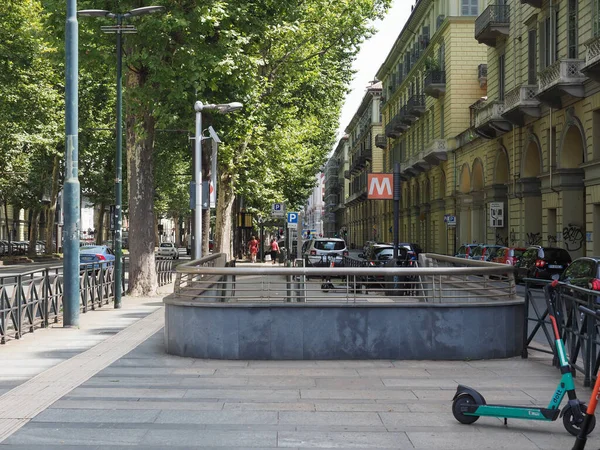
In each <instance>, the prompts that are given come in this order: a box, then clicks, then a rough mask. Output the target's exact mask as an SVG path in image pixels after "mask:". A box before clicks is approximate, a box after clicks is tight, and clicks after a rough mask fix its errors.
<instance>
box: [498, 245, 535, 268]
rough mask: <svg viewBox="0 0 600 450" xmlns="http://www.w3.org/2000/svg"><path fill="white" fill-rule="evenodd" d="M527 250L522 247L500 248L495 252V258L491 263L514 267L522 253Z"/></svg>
mask: <svg viewBox="0 0 600 450" xmlns="http://www.w3.org/2000/svg"><path fill="white" fill-rule="evenodd" d="M526 250H527V249H526V248H522V247H502V248H501V249H499V250H498V251H497V252H496V256H494V257H493V258H492V261H493V262H495V263H499V264H510V265H511V266H514V265H516V264H517V262H518V261H519V259H521V256H523V253H525V251H526Z"/></svg>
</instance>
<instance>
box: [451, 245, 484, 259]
mask: <svg viewBox="0 0 600 450" xmlns="http://www.w3.org/2000/svg"><path fill="white" fill-rule="evenodd" d="M479 246H480V244H463V245H461V246H460V247H459V248H458V250H457V251H456V254H455V255H454V256H456V257H457V258H466V259H469V258H470V257H471V252H472V251H473V250H474V249H475V248H477V247H479Z"/></svg>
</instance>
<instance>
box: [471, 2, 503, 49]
mask: <svg viewBox="0 0 600 450" xmlns="http://www.w3.org/2000/svg"><path fill="white" fill-rule="evenodd" d="M509 27H510V9H509V5H490V6H488V7H487V8H485V9H484V10H483V12H482V13H481V15H480V16H479V17H477V19H476V20H475V39H477V41H478V42H479V43H480V44H486V45H489V46H490V47H495V46H496V39H498V38H499V37H503V36H504V37H506V36H508V33H509Z"/></svg>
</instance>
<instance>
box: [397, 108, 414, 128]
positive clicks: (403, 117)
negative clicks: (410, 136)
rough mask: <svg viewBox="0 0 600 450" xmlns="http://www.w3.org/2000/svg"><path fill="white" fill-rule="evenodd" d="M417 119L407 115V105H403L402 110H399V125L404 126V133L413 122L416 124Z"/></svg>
mask: <svg viewBox="0 0 600 450" xmlns="http://www.w3.org/2000/svg"><path fill="white" fill-rule="evenodd" d="M416 120H417V117H416V116H413V115H412V114H409V113H408V107H407V105H404V106H403V107H402V109H400V123H401V124H404V125H405V128H404V131H406V130H407V129H408V128H409V127H410V126H411V125H412V124H413V123H414V122H416Z"/></svg>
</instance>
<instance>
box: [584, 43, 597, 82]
mask: <svg viewBox="0 0 600 450" xmlns="http://www.w3.org/2000/svg"><path fill="white" fill-rule="evenodd" d="M585 46H586V47H587V48H586V52H585V66H583V67H582V69H581V72H582V73H583V74H584V75H586V76H588V77H590V78H591V79H592V80H594V81H598V82H600V36H599V37H595V38H593V39H590V40H589V41H587V42H586V43H585Z"/></svg>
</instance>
